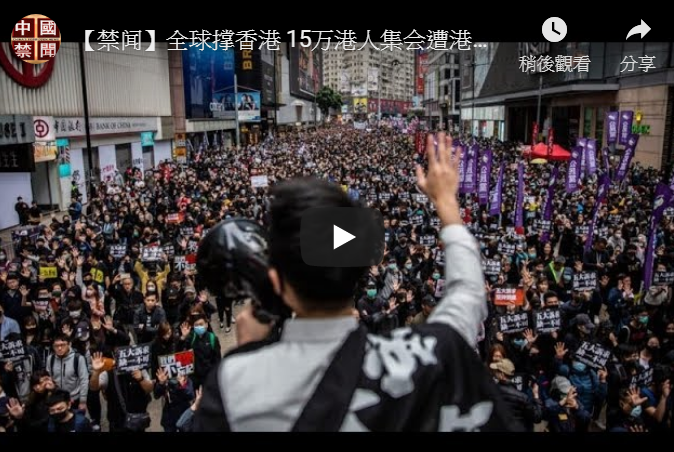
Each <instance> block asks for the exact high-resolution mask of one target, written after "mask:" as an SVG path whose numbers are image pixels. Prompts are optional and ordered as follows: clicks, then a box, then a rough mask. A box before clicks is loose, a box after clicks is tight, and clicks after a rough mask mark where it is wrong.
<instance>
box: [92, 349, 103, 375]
mask: <svg viewBox="0 0 674 452" xmlns="http://www.w3.org/2000/svg"><path fill="white" fill-rule="evenodd" d="M103 366H105V360H104V358H103V353H100V352H97V353H94V354H93V355H92V356H91V369H92V370H94V371H96V372H100V371H101V370H103Z"/></svg>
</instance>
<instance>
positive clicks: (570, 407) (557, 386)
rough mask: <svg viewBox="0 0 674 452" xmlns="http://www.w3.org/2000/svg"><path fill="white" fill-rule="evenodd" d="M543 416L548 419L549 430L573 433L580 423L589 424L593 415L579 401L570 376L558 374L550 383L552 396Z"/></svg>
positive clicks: (547, 401)
mask: <svg viewBox="0 0 674 452" xmlns="http://www.w3.org/2000/svg"><path fill="white" fill-rule="evenodd" d="M543 418H544V419H545V420H547V421H548V431H550V432H553V433H571V432H575V431H577V430H576V426H578V425H588V424H589V423H590V419H591V416H590V413H588V411H587V410H586V409H585V407H584V406H583V405H582V404H581V403H580V402H579V401H578V397H577V393H576V388H574V387H573V385H572V384H571V382H570V381H569V380H568V378H566V377H562V376H557V377H555V378H554V379H553V380H552V384H551V385H550V397H549V398H548V399H547V400H546V401H545V408H544V411H543Z"/></svg>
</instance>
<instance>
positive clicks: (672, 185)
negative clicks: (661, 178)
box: [669, 171, 674, 192]
mask: <svg viewBox="0 0 674 452" xmlns="http://www.w3.org/2000/svg"><path fill="white" fill-rule="evenodd" d="M669 188H670V189H671V190H672V191H673V192H674V171H672V176H671V178H670V179H669Z"/></svg>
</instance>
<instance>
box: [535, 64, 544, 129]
mask: <svg viewBox="0 0 674 452" xmlns="http://www.w3.org/2000/svg"><path fill="white" fill-rule="evenodd" d="M542 99H543V73H540V74H538V107H537V108H536V124H538V130H539V131H540V130H541V103H542ZM536 140H537V141H538V137H536Z"/></svg>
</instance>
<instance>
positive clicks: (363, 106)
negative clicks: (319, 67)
mask: <svg viewBox="0 0 674 452" xmlns="http://www.w3.org/2000/svg"><path fill="white" fill-rule="evenodd" d="M362 45H363V43H359V44H357V45H356V48H357V49H358V48H360V47H361V46H362ZM324 58H325V62H324V68H325V71H324V78H323V80H324V83H325V85H326V86H330V87H331V88H332V89H333V90H335V91H337V92H339V93H340V94H341V95H342V99H343V100H344V102H345V106H346V108H345V111H346V112H348V113H351V114H354V113H356V114H358V113H368V112H370V113H371V107H370V105H372V102H376V105H377V112H379V111H381V112H382V114H387V115H388V114H396V113H400V114H402V113H406V111H402V109H403V108H406V107H404V106H406V105H407V103H411V101H412V97H413V94H414V74H415V70H414V52H413V51H411V50H406V49H405V48H402V49H393V50H388V49H386V50H382V49H379V50H377V49H375V48H374V47H373V46H372V45H370V44H368V45H367V46H365V47H364V48H363V49H362V50H342V49H337V50H335V49H330V50H327V51H325V52H324ZM380 100H381V102H380ZM380 105H381V106H380Z"/></svg>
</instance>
